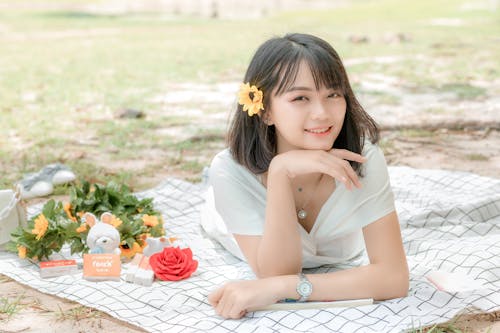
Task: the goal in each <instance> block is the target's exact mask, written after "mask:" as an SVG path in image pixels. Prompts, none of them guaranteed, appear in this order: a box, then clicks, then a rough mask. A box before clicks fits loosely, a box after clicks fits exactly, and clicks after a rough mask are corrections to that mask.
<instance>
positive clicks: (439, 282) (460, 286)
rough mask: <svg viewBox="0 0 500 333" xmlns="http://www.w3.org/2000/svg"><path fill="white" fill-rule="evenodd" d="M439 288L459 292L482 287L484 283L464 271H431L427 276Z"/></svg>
mask: <svg viewBox="0 0 500 333" xmlns="http://www.w3.org/2000/svg"><path fill="white" fill-rule="evenodd" d="M425 277H426V278H427V280H429V281H430V282H431V283H432V284H433V285H434V286H435V287H436V288H437V289H438V290H441V291H446V292H448V293H458V292H464V291H472V290H477V289H481V287H482V286H483V284H482V283H481V282H480V281H478V280H475V279H474V278H472V277H470V276H468V275H465V274H462V273H449V272H445V271H439V270H438V271H431V272H430V273H428V274H427V275H426V276H425Z"/></svg>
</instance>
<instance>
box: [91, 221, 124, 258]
mask: <svg viewBox="0 0 500 333" xmlns="http://www.w3.org/2000/svg"><path fill="white" fill-rule="evenodd" d="M110 217H112V214H111V213H103V214H102V215H101V219H100V220H99V219H97V218H96V217H95V215H94V214H91V213H85V214H84V215H83V220H84V221H85V223H87V224H88V225H89V227H90V230H89V233H88V235H87V246H88V247H89V249H90V251H89V253H113V254H120V253H121V251H120V246H119V245H120V233H119V232H118V230H117V229H116V228H115V227H114V226H113V225H111V224H109V223H106V222H104V221H110V220H111V218H110Z"/></svg>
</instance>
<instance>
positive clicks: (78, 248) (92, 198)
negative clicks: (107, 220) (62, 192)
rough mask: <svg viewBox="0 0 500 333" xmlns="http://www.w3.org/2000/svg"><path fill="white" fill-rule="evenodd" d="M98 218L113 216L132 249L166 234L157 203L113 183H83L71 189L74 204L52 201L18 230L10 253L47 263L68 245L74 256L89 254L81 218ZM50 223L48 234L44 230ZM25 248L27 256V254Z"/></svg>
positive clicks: (126, 245)
mask: <svg viewBox="0 0 500 333" xmlns="http://www.w3.org/2000/svg"><path fill="white" fill-rule="evenodd" d="M86 212H87V213H92V214H94V215H96V216H97V217H99V216H101V215H102V214H103V213H106V212H110V213H112V214H113V215H114V220H113V223H112V224H113V225H114V226H115V227H116V228H117V230H118V231H119V232H120V239H121V245H122V247H123V248H124V249H126V250H128V249H132V248H133V247H134V243H137V244H138V245H139V246H143V245H144V240H145V238H146V237H147V236H152V237H158V236H162V235H163V234H164V230H163V218H162V216H161V214H160V213H159V212H158V211H156V210H155V209H154V207H153V199H151V198H146V199H141V200H140V199H138V198H137V197H136V196H134V195H133V194H132V193H131V192H130V189H129V188H128V187H127V186H126V185H118V184H116V183H113V182H110V183H108V184H107V185H100V184H90V183H89V182H83V183H82V185H81V186H79V187H77V186H73V187H72V188H71V195H70V202H69V204H68V203H67V204H64V203H62V202H55V201H54V200H49V201H48V202H47V203H46V204H45V205H44V206H43V209H42V212H41V214H39V215H37V216H34V217H32V218H31V219H30V220H29V221H28V225H27V227H25V228H23V227H18V228H17V229H16V230H15V231H14V232H13V233H12V234H11V236H12V240H11V242H9V243H8V244H7V249H8V250H10V251H12V252H18V253H19V256H20V257H28V258H33V259H39V260H41V259H46V258H48V257H49V256H50V255H51V254H52V253H54V252H58V251H60V250H61V248H62V246H63V245H64V244H65V243H68V244H69V245H70V247H71V253H72V254H73V253H81V252H87V251H88V247H87V246H86V243H85V239H86V237H87V234H88V231H89V228H88V225H86V223H85V222H84V221H82V219H81V217H82V216H83V214H84V213H86ZM145 216H146V217H149V218H153V220H154V221H157V223H156V224H155V225H152V224H147V223H145V221H144V217H145ZM44 221H47V222H48V225H47V226H46V230H43V229H44V228H41V226H42V225H43V224H44ZM20 248H25V249H26V253H25V254H24V253H23V251H24V250H23V249H21V250H20Z"/></svg>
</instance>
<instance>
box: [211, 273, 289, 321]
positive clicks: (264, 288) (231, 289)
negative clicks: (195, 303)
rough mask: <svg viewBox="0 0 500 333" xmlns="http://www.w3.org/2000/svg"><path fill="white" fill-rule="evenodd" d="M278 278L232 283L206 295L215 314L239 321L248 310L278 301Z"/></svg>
mask: <svg viewBox="0 0 500 333" xmlns="http://www.w3.org/2000/svg"><path fill="white" fill-rule="evenodd" d="M277 278H278V277H272V278H265V279H258V280H243V281H232V282H228V283H226V284H225V285H224V286H223V287H221V288H219V289H216V290H215V291H213V292H212V293H210V295H208V301H209V302H210V304H211V305H212V306H213V307H214V308H215V312H216V313H217V314H218V315H219V316H222V317H224V318H232V319H239V318H241V317H243V316H244V315H245V314H246V313H247V311H248V310H249V309H255V308H259V307H262V306H266V305H269V304H273V303H276V302H277V301H278V300H280V297H279V294H278V291H279V290H280V289H281V288H280V285H279V281H278V279H277Z"/></svg>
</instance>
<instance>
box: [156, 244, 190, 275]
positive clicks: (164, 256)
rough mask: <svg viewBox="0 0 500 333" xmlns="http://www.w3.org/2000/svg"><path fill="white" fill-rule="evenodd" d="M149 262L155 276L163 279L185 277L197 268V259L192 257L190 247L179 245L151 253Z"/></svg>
mask: <svg viewBox="0 0 500 333" xmlns="http://www.w3.org/2000/svg"><path fill="white" fill-rule="evenodd" d="M149 264H150V265H151V268H153V271H154V272H155V276H156V277H157V278H158V279H160V280H164V281H179V280H182V279H186V278H188V277H190V276H191V274H192V273H193V272H194V271H196V269H197V268H198V261H196V260H194V259H193V252H191V249H190V248H185V249H180V248H179V247H166V248H164V249H163V252H159V253H155V254H153V255H152V256H151V257H150V258H149Z"/></svg>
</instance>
